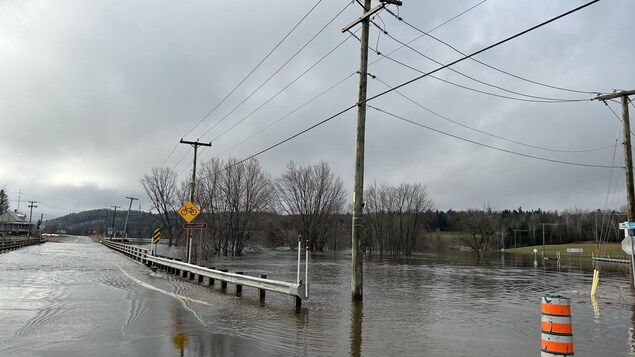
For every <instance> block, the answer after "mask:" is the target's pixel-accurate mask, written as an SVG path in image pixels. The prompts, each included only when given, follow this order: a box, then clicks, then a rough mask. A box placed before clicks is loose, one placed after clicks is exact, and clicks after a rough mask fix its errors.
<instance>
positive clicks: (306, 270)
mask: <svg viewBox="0 0 635 357" xmlns="http://www.w3.org/2000/svg"><path fill="white" fill-rule="evenodd" d="M304 264H306V265H305V268H304V295H305V297H306V298H307V299H308V298H309V240H308V239H307V240H306V258H305V262H304Z"/></svg>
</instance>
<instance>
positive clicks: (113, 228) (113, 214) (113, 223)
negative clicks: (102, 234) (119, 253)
mask: <svg viewBox="0 0 635 357" xmlns="http://www.w3.org/2000/svg"><path fill="white" fill-rule="evenodd" d="M110 207H112V208H114V209H115V210H114V211H113V212H112V235H111V236H110V240H113V238H115V215H116V214H117V208H120V207H121V206H110Z"/></svg>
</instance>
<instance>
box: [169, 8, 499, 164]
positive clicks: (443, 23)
mask: <svg viewBox="0 0 635 357" xmlns="http://www.w3.org/2000/svg"><path fill="white" fill-rule="evenodd" d="M485 2H487V0H482V1H480V2H478V3H477V4H475V5H473V6H471V7H469V8H468V9H466V10H464V11H462V12H460V13H459V14H457V15H455V16H453V17H451V18H450V19H448V20H446V21H444V22H442V23H441V24H439V25H437V26H435V27H434V28H432V29H431V30H429V32H432V31H435V30H437V29H439V28H441V27H443V26H445V25H446V24H448V23H450V22H452V21H453V20H455V19H457V18H459V17H461V16H462V15H464V14H466V13H468V12H469V11H471V10H473V9H474V8H476V7H478V6H479V5H481V4H483V3H485ZM358 4H360V3H359V1H358ZM360 5H362V4H360ZM362 6H363V5H362ZM350 34H351V36H353V37H355V38H357V39H358V40H359V38H358V37H357V36H356V35H355V33H353V32H350ZM422 36H423V35H422ZM422 36H420V37H422ZM420 37H419V38H420ZM340 45H341V43H340ZM340 45H338V46H337V47H339V46H340ZM337 47H336V48H337ZM332 51H333V50H331V52H332ZM391 53H392V52H391ZM375 62H377V61H375ZM375 62H373V63H375ZM350 77H351V76H348V77H346V78H344V79H342V80H341V81H340V82H338V83H337V84H335V85H333V86H332V87H330V88H329V89H327V90H326V91H324V92H322V93H320V94H319V95H318V96H316V97H314V98H313V99H311V100H309V101H308V102H306V103H304V104H302V105H301V106H300V107H298V108H296V109H295V110H293V111H291V112H290V113H288V114H287V115H285V116H283V117H281V118H279V119H278V120H276V121H275V122H273V123H272V124H270V125H268V126H266V127H265V128H263V129H261V130H260V131H258V132H256V133H255V134H253V135H251V136H249V137H247V138H246V139H244V140H243V141H241V142H239V143H237V144H236V145H234V146H232V147H230V148H229V149H227V150H225V151H224V152H222V153H221V154H220V155H222V154H225V153H227V152H228V151H230V150H232V149H234V148H235V147H237V146H239V145H241V144H243V143H244V142H246V141H247V140H249V139H251V138H253V137H254V136H255V135H257V134H260V133H261V132H262V131H264V130H266V129H268V128H269V127H271V126H273V125H274V124H276V123H278V122H279V121H281V120H283V119H285V118H286V117H288V116H289V115H291V114H293V113H294V112H296V111H297V110H299V109H300V108H302V107H304V106H305V105H307V104H309V103H310V102H312V101H313V100H315V99H317V98H318V97H320V96H322V95H323V94H324V93H326V92H328V91H330V90H331V89H333V88H334V87H336V86H338V85H339V84H341V83H342V82H344V81H346V80H347V79H349V78H350ZM250 115H251V114H250ZM242 120H244V119H242ZM242 120H241V122H242ZM234 126H235V125H234ZM232 128H233V127H232ZM223 134H224V133H223ZM221 135H222V134H221ZM219 137H220V136H218V137H216V138H214V139H213V140H216V139H218V138H219ZM184 157H185V156H184ZM181 160H182V159H181ZM184 172H185V171H184ZM181 175H182V173H181V174H180V175H179V176H181Z"/></svg>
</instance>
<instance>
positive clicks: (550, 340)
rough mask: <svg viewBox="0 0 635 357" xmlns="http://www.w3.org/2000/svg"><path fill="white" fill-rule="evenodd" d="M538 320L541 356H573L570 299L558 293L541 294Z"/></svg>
mask: <svg viewBox="0 0 635 357" xmlns="http://www.w3.org/2000/svg"><path fill="white" fill-rule="evenodd" d="M540 320H541V321H540V329H541V334H540V338H541V342H540V350H541V356H545V357H547V356H548V357H552V356H573V326H572V324H571V299H569V298H567V297H563V296H559V295H558V296H550V295H545V296H543V297H542V316H541V319H540Z"/></svg>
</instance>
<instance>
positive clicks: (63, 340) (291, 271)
mask: <svg viewBox="0 0 635 357" xmlns="http://www.w3.org/2000/svg"><path fill="white" fill-rule="evenodd" d="M296 259H297V256H296V255H295V254H294V253H293V252H284V251H264V252H262V253H260V254H258V255H250V256H247V257H240V258H215V259H213V260H211V261H209V262H207V263H206V264H209V265H214V266H216V267H217V268H224V269H229V270H230V271H244V272H245V273H246V274H249V275H260V274H267V275H268V276H269V277H270V278H273V279H277V280H286V281H294V280H295V279H296ZM0 269H2V272H1V273H0V322H1V323H0V356H88V355H90V356H536V355H539V345H540V331H539V330H540V298H541V296H543V295H544V294H546V293H561V294H563V295H566V296H569V297H571V304H572V318H573V328H574V342H575V349H576V351H575V352H576V356H630V355H635V353H633V352H632V351H633V350H634V345H635V344H634V343H633V337H632V331H633V324H634V322H633V321H634V314H633V308H634V305H633V303H632V301H633V298H632V297H631V295H630V292H629V290H628V288H627V281H626V278H625V277H624V275H623V272H622V271H620V269H609V268H606V269H604V270H603V273H602V280H601V283H600V288H599V290H598V299H597V302H596V303H594V302H593V301H592V300H591V298H590V297H589V296H588V291H589V290H590V284H591V276H592V273H591V271H590V263H589V262H584V261H582V262H579V261H576V260H575V259H574V261H573V262H571V264H569V263H568V262H563V263H562V264H561V266H557V264H555V263H554V262H546V264H545V265H544V266H542V265H539V266H537V267H534V264H533V261H526V260H523V259H520V258H514V257H513V256H510V255H509V254H507V255H496V256H492V257H490V258H488V259H487V260H486V261H484V262H483V261H478V259H476V257H475V256H473V255H471V254H470V253H464V252H457V253H446V254H443V255H438V254H428V255H422V256H417V257H413V258H409V259H394V258H392V259H389V258H386V259H379V258H372V259H367V260H366V261H365V262H364V302H363V303H360V304H353V303H351V301H350V255H349V254H346V253H345V252H343V253H338V254H323V255H314V256H312V257H311V263H310V272H309V273H310V274H309V275H310V278H309V280H310V299H309V300H306V301H304V302H303V308H302V310H301V311H299V312H298V311H295V309H294V304H293V300H292V298H291V297H288V296H285V295H279V294H274V293H268V295H267V299H266V302H265V304H264V305H262V304H260V303H259V301H258V292H257V290H255V289H251V288H248V287H245V288H244V289H243V294H242V297H236V296H235V294H234V291H235V288H234V287H233V286H231V285H230V286H229V288H228V289H227V291H224V292H223V291H221V290H220V288H219V286H218V285H219V284H216V286H215V287H209V286H206V284H204V285H199V284H198V283H192V282H190V281H186V280H184V279H182V278H179V277H175V276H171V275H167V274H165V273H162V272H152V271H151V270H149V269H148V268H146V267H145V266H143V265H140V264H139V263H136V262H134V261H132V260H130V259H127V258H125V257H123V256H121V255H119V254H117V253H114V252H112V251H110V250H108V249H107V248H105V247H103V246H101V245H99V244H96V243H92V242H91V241H90V240H88V239H87V238H82V237H72V238H69V239H66V240H65V241H64V242H61V243H46V244H43V245H40V246H34V247H28V248H24V249H21V250H18V251H14V252H10V253H6V254H1V255H0Z"/></svg>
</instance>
